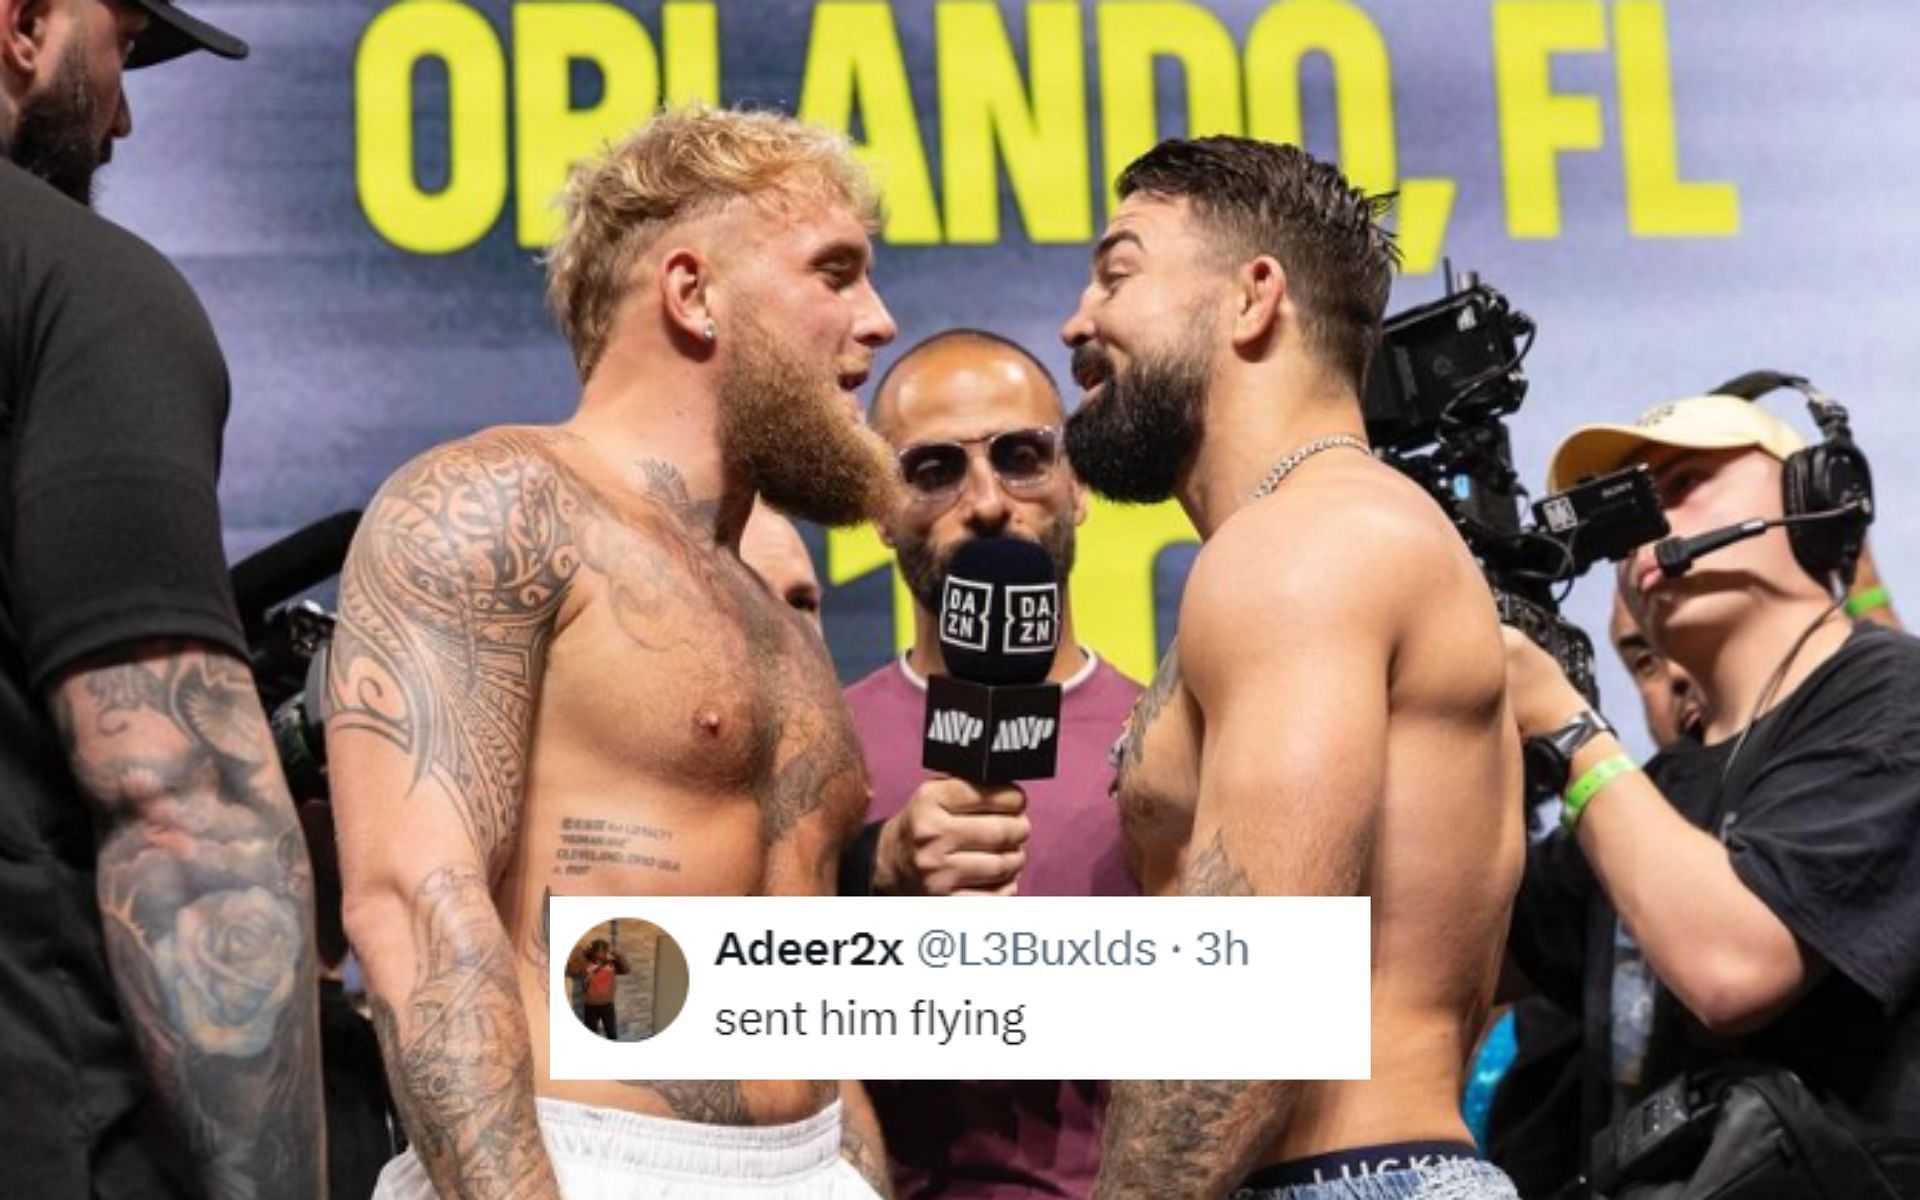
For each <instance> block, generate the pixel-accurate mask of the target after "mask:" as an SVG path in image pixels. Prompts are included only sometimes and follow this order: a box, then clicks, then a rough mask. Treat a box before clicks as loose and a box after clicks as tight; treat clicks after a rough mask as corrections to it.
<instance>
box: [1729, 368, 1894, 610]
mask: <svg viewBox="0 0 1920 1200" xmlns="http://www.w3.org/2000/svg"><path fill="white" fill-rule="evenodd" d="M1781 388H1792V389H1793V390H1795V391H1797V392H1799V393H1800V394H1801V395H1803V396H1805V397H1806V398H1807V411H1808V412H1809V413H1810V414H1812V416H1813V423H1814V424H1815V425H1817V426H1819V427H1820V433H1821V436H1822V439H1823V440H1821V441H1820V442H1817V443H1815V444H1814V445H1811V446H1807V447H1805V448H1804V449H1801V450H1796V451H1794V452H1793V453H1792V454H1790V455H1788V456H1787V461H1786V464H1785V469H1784V471H1783V473H1782V476H1781V489H1782V493H1783V495H1782V499H1783V500H1784V502H1785V504H1784V507H1785V509H1786V516H1787V520H1788V524H1787V541H1788V543H1789V545H1791V546H1792V547H1793V557H1794V558H1795V560H1797V561H1798V562H1799V563H1800V566H1801V567H1802V568H1804V569H1805V570H1806V572H1807V573H1808V574H1809V575H1812V576H1813V577H1814V578H1815V579H1816V580H1818V581H1819V582H1820V583H1821V585H1822V586H1824V587H1832V586H1833V580H1834V578H1835V577H1836V576H1837V577H1838V578H1839V580H1840V586H1841V588H1842V589H1843V590H1844V589H1846V588H1850V587H1852V586H1853V574H1854V569H1855V568H1856V567H1857V566H1858V565H1859V562H1860V551H1861V548H1862V546H1863V545H1864V544H1865V542H1866V537H1867V526H1868V525H1871V524H1872V523H1873V472H1872V471H1871V470H1869V469H1868V467H1867V456H1866V454H1865V452H1864V451H1862V450H1861V449H1860V447H1859V446H1857V445H1855V444H1854V441H1853V431H1852V429H1851V428H1849V426H1848V424H1847V410H1846V409H1845V408H1844V407H1843V406H1842V405H1841V404H1840V402H1839V401H1838V400H1835V399H1833V398H1832V397H1831V396H1828V395H1826V394H1825V393H1824V392H1822V391H1821V390H1820V389H1819V388H1817V387H1814V386H1813V384H1812V383H1811V382H1810V381H1808V380H1807V379H1806V378H1805V377H1804V376H1800V375H1788V374H1786V373H1784V372H1781V371H1749V372H1747V373H1746V374H1745V375H1742V376H1740V377H1738V378H1736V379H1729V380H1728V381H1727V382H1725V383H1723V384H1721V385H1720V386H1719V387H1717V388H1714V389H1713V390H1714V392H1715V393H1716V394H1718V395H1723V396H1738V397H1740V398H1741V399H1742V400H1746V401H1750V402H1755V403H1757V402H1758V401H1759V399H1760V397H1762V396H1765V395H1767V394H1769V393H1771V392H1776V391H1779V390H1780V389H1781ZM1822 514H1826V515H1825V516H1824V517H1822ZM1807 517H1816V518H1820V519H1814V520H1806V519H1799V520H1796V518H1807Z"/></svg>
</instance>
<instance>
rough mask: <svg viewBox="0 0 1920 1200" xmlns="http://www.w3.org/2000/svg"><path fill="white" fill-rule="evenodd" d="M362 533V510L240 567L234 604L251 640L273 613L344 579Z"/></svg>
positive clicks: (293, 537) (318, 525)
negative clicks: (322, 585) (355, 536)
mask: <svg viewBox="0 0 1920 1200" xmlns="http://www.w3.org/2000/svg"><path fill="white" fill-rule="evenodd" d="M359 527H360V510H359V509H357V508H356V509H348V510H347V511H345V512H337V513H334V514H333V515H332V516H330V517H322V518H321V519H320V520H318V521H315V522H314V523H313V524H311V525H308V526H307V527H306V528H304V529H300V530H296V531H295V532H293V533H291V534H289V535H287V536H286V537H284V538H282V539H281V540H279V541H277V542H275V543H273V544H272V545H271V546H268V547H266V548H265V549H262V550H259V551H256V552H255V553H253V554H250V555H248V556H247V557H246V558H244V559H242V560H241V561H240V562H239V563H237V564H235V565H234V568H233V598H234V602H235V604H237V605H238V606H239V609H240V620H241V623H242V624H243V625H245V627H246V630H247V636H248V637H249V638H252V637H253V636H255V635H256V634H257V633H258V632H259V630H260V629H261V628H262V626H263V625H264V624H265V619H266V614H267V610H268V609H269V608H272V607H273V606H274V605H276V604H278V603H280V602H281V601H282V600H286V599H290V598H291V597H294V596H297V595H299V594H300V593H301V592H304V591H306V590H307V589H308V588H310V587H312V586H314V585H315V584H318V583H325V582H326V581H327V580H329V579H331V578H333V577H334V576H335V575H338V574H339V573H340V568H341V566H342V565H343V564H345V562H346V561H347V547H348V546H350V545H352V544H353V531H354V530H356V529H358V528H359Z"/></svg>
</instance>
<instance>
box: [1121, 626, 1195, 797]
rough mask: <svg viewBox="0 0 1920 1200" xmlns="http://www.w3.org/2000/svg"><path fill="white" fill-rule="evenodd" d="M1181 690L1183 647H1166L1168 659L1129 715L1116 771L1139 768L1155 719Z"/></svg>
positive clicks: (1164, 661) (1136, 701)
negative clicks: (1181, 652)
mask: <svg viewBox="0 0 1920 1200" xmlns="http://www.w3.org/2000/svg"><path fill="white" fill-rule="evenodd" d="M1179 689H1180V646H1179V643H1177V642H1176V643H1175V644H1173V645H1171V646H1169V647H1167V656H1166V657H1165V658H1164V659H1162V660H1161V661H1160V669H1159V670H1157V671H1155V672H1154V673H1153V682H1152V683H1150V684H1148V685H1147V690H1146V691H1144V692H1141V693H1140V698H1139V699H1138V700H1135V701H1134V702H1133V711H1132V712H1131V713H1128V714H1127V727H1126V729H1125V730H1124V731H1122V733H1121V734H1120V745H1119V747H1118V751H1119V753H1118V756H1117V761H1115V762H1114V763H1113V766H1114V768H1115V769H1116V770H1119V771H1125V770H1131V769H1133V768H1135V767H1138V766H1139V765H1140V760H1141V759H1142V757H1144V756H1145V754H1146V741H1147V731H1148V730H1149V729H1152V728H1153V722H1154V718H1156V717H1158V716H1159V715H1160V710H1161V709H1163V708H1165V707H1166V706H1167V701H1169V700H1171V699H1173V694H1174V693H1175V692H1176V691H1178V690H1179Z"/></svg>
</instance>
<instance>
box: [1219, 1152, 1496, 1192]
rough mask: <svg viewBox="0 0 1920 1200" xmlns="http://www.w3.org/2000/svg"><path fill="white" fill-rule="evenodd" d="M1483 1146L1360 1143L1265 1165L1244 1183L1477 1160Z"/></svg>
mask: <svg viewBox="0 0 1920 1200" xmlns="http://www.w3.org/2000/svg"><path fill="white" fill-rule="evenodd" d="M1479 1158H1480V1150H1479V1148H1478V1147H1477V1146H1475V1145H1474V1144H1473V1143H1472V1142H1389V1143H1387V1144H1385V1145H1380V1146H1357V1147H1355V1148H1354V1149H1352V1150H1335V1151H1334V1152H1332V1153H1331V1154H1316V1155H1314V1156H1312V1157H1311V1158H1296V1159H1294V1160H1293V1161H1292V1162H1283V1163H1276V1164H1274V1165H1273V1166H1271V1167H1262V1168H1260V1169H1259V1170H1258V1171H1255V1172H1254V1173H1253V1174H1251V1175H1249V1176H1247V1181H1246V1182H1245V1183H1244V1184H1242V1185H1241V1186H1242V1187H1247V1188H1254V1189H1259V1190H1266V1189H1270V1188H1287V1187H1298V1186H1300V1185H1301V1184H1307V1183H1337V1182H1339V1181H1340V1180H1342V1179H1358V1178H1361V1177H1363V1176H1367V1175H1384V1174H1386V1173H1387V1172H1389V1171H1411V1170H1413V1169H1414V1168H1416V1167H1432V1166H1438V1165H1440V1164H1441V1163H1446V1162H1455V1161H1458V1160H1462V1159H1466V1160H1477V1159H1479Z"/></svg>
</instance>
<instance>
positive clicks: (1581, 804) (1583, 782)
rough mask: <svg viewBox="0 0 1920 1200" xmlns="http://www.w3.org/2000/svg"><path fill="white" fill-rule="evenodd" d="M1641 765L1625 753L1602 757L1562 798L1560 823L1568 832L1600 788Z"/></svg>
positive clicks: (1576, 823)
mask: <svg viewBox="0 0 1920 1200" xmlns="http://www.w3.org/2000/svg"><path fill="white" fill-rule="evenodd" d="M1639 769H1640V767H1639V765H1638V764H1636V763H1635V762H1634V761H1633V760H1632V759H1631V758H1628V757H1627V756H1626V755H1624V754H1614V755H1610V756H1608V757H1606V758H1603V759H1601V760H1600V761H1599V762H1597V763H1595V764H1593V765H1592V766H1591V767H1588V768H1587V770H1586V773H1585V774H1583V775H1581V776H1580V778H1578V779H1576V780H1574V783H1573V786H1572V787H1570V788H1568V789H1567V794H1566V795H1565V796H1564V797H1562V798H1561V809H1560V824H1561V825H1563V826H1565V827H1566V829H1567V831H1568V832H1572V830H1573V827H1574V826H1575V825H1578V824H1579V823H1580V814H1581V813H1583V812H1585V811H1586V810H1587V803H1588V801H1590V800H1592V799H1593V798H1594V796H1596V795H1598V794H1599V792H1600V789H1601V788H1603V787H1606V786H1607V785H1608V784H1609V783H1612V782H1613V781H1614V780H1615V779H1618V778H1619V777H1620V776H1622V775H1625V774H1626V773H1627V772H1629V771H1637V770H1639Z"/></svg>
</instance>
